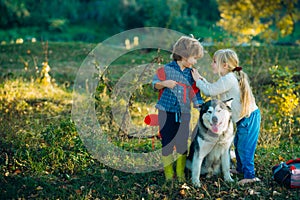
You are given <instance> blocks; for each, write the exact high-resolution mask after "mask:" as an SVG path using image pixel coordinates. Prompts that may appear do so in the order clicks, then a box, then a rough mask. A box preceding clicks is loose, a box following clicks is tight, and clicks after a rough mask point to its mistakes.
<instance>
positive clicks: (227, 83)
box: [192, 49, 261, 184]
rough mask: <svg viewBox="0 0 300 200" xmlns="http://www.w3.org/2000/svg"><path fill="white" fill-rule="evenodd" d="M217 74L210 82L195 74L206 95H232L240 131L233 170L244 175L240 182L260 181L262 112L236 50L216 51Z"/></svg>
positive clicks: (225, 97) (213, 65)
mask: <svg viewBox="0 0 300 200" xmlns="http://www.w3.org/2000/svg"><path fill="white" fill-rule="evenodd" d="M211 67H212V71H213V73H214V74H218V75H219V76H220V78H219V79H218V80H217V81H216V82H214V83H210V82H208V81H207V80H206V79H205V78H203V77H202V76H201V75H200V74H199V73H198V71H196V70H193V72H192V75H193V78H194V80H195V81H196V85H197V87H198V88H199V89H200V90H201V91H202V92H203V93H204V94H205V95H207V96H211V97H216V96H218V97H219V98H220V99H221V100H227V99H230V98H233V102H232V118H233V121H234V122H235V123H236V127H237V132H236V135H235V138H234V146H235V153H236V159H237V167H236V169H235V170H232V172H234V173H241V174H243V176H244V179H242V180H241V181H239V183H240V184H245V183H248V182H255V181H259V179H258V178H256V177H255V170H254V153H255V150H256V145H257V140H258V136H259V130H260V122H261V115H260V110H259V109H258V107H257V105H256V103H255V98H254V96H253V93H252V90H251V88H250V84H249V80H248V76H247V74H246V73H245V72H244V71H243V69H242V67H240V66H239V59H238V56H237V54H236V52H235V51H233V50H231V49H220V50H218V51H216V52H215V53H214V56H213V62H212V64H211Z"/></svg>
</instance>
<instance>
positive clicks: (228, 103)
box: [223, 98, 233, 110]
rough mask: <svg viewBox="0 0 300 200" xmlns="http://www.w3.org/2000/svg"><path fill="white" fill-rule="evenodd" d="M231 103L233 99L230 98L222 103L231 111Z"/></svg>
mask: <svg viewBox="0 0 300 200" xmlns="http://www.w3.org/2000/svg"><path fill="white" fill-rule="evenodd" d="M232 101H233V98H230V99H227V100H225V101H223V103H225V104H226V106H227V107H228V108H229V109H230V110H231V104H232Z"/></svg>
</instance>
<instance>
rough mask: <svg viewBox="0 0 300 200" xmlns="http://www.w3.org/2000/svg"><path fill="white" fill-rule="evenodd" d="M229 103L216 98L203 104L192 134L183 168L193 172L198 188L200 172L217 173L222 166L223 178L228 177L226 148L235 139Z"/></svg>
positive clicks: (229, 178)
mask: <svg viewBox="0 0 300 200" xmlns="http://www.w3.org/2000/svg"><path fill="white" fill-rule="evenodd" d="M231 102H232V99H229V100H227V101H224V102H223V101H220V100H217V99H213V100H210V101H208V102H206V103H204V104H203V105H202V107H201V110H200V117H199V120H198V123H197V125H196V127H195V129H194V131H193V134H192V140H193V141H192V144H191V146H190V151H189V156H188V158H187V162H186V167H187V168H188V169H190V170H191V171H192V183H193V184H194V185H195V186H196V187H200V186H201V183H200V174H208V177H210V176H212V175H217V174H219V173H220V171H221V169H222V172H223V176H224V180H225V181H230V182H232V181H233V179H232V178H231V176H230V154H229V148H230V146H231V143H232V141H233V138H234V127H233V122H232V119H231Z"/></svg>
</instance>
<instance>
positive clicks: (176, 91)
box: [152, 61, 203, 113]
mask: <svg viewBox="0 0 300 200" xmlns="http://www.w3.org/2000/svg"><path fill="white" fill-rule="evenodd" d="M191 70H192V69H190V68H185V69H184V70H183V71H182V70H181V69H180V66H179V65H178V64H177V62H176V61H172V62H170V63H168V64H166V65H165V66H164V71H165V75H166V80H174V81H176V82H178V83H180V84H177V85H176V86H175V87H174V88H173V89H170V88H164V89H163V93H162V95H161V97H160V99H159V100H158V102H157V104H156V106H155V107H156V108H157V109H159V110H163V111H166V112H173V113H190V111H191V101H192V102H193V104H194V105H195V106H196V105H199V104H200V105H201V104H203V99H202V97H201V95H200V92H198V93H196V95H194V96H193V97H192V99H190V95H189V94H190V92H192V91H190V90H193V89H192V87H191V86H192V85H193V84H194V79H193V77H192V74H191ZM160 81H161V80H160V79H159V76H158V75H157V74H155V75H154V77H153V81H152V86H153V88H154V89H155V87H154V85H155V84H156V83H157V82H160ZM183 84H184V85H185V86H186V87H184V86H183ZM155 90H157V89H155ZM184 90H185V91H184ZM184 94H185V95H184ZM184 97H185V98H184Z"/></svg>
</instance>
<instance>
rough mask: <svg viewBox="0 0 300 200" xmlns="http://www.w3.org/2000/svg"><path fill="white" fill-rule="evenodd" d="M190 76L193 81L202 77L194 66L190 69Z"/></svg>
mask: <svg viewBox="0 0 300 200" xmlns="http://www.w3.org/2000/svg"><path fill="white" fill-rule="evenodd" d="M192 76H193V79H194V81H197V80H199V79H201V80H203V77H202V76H201V75H200V74H199V72H198V71H197V69H195V68H193V70H192Z"/></svg>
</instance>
